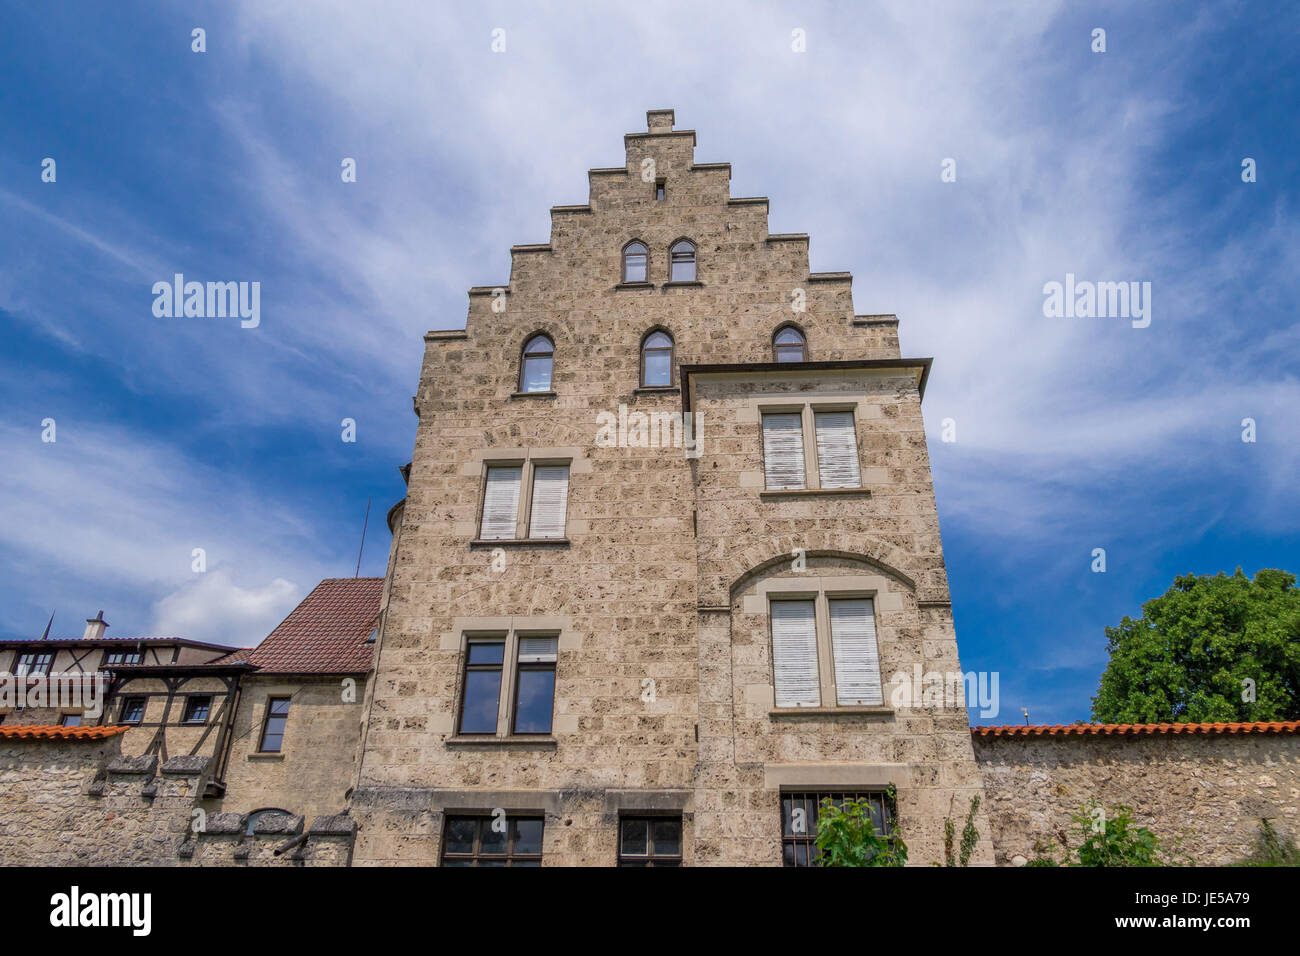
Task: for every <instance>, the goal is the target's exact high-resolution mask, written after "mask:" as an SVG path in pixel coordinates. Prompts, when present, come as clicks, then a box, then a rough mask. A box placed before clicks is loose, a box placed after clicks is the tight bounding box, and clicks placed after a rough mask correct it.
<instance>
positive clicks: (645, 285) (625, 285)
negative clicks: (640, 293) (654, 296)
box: [614, 282, 655, 291]
mask: <svg viewBox="0 0 1300 956" xmlns="http://www.w3.org/2000/svg"><path fill="white" fill-rule="evenodd" d="M654 287H655V284H654V283H653V282H620V283H619V284H618V285H616V286H614V289H615V291H619V290H623V289H653V288H654Z"/></svg>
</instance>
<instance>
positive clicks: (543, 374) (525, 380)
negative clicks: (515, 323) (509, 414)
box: [519, 335, 555, 392]
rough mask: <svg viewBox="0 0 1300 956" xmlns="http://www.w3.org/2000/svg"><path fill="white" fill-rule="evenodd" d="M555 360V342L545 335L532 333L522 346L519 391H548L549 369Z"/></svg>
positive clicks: (549, 382) (549, 385) (549, 384)
mask: <svg viewBox="0 0 1300 956" xmlns="http://www.w3.org/2000/svg"><path fill="white" fill-rule="evenodd" d="M554 362H555V344H554V343H553V342H551V340H550V339H548V338H547V337H546V336H545V335H534V336H533V337H532V338H531V339H529V340H528V344H527V345H525V346H524V361H523V367H522V368H521V369H520V370H519V391H521V392H549V391H550V390H551V370H552V367H553V365H554Z"/></svg>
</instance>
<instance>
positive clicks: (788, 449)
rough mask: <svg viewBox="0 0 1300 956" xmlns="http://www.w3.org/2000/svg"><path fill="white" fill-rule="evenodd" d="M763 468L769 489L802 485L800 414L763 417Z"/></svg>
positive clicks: (801, 418) (801, 420)
mask: <svg viewBox="0 0 1300 956" xmlns="http://www.w3.org/2000/svg"><path fill="white" fill-rule="evenodd" d="M763 468H764V471H765V472H766V480H767V487H768V489H769V490H775V489H780V488H803V487H805V485H804V465H803V416H802V415H800V414H799V413H798V412H790V413H785V412H782V413H779V414H769V415H764V416H763Z"/></svg>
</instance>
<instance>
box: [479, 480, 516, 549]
mask: <svg viewBox="0 0 1300 956" xmlns="http://www.w3.org/2000/svg"><path fill="white" fill-rule="evenodd" d="M523 473H524V470H523V468H522V467H520V466H519V465H512V466H508V467H500V466H498V467H494V468H489V469H488V470H487V489H486V490H485V491H484V492H483V527H482V528H481V529H480V531H479V536H480V537H481V538H485V539H492V540H497V539H502V538H513V537H515V535H516V534H517V533H518V532H517V531H516V529H515V526H516V523H517V522H518V520H519V484H520V482H521V481H522V480H523Z"/></svg>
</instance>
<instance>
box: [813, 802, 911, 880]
mask: <svg viewBox="0 0 1300 956" xmlns="http://www.w3.org/2000/svg"><path fill="white" fill-rule="evenodd" d="M896 800H897V796H896V792H895V790H894V788H893V787H892V786H891V787H890V788H889V790H888V792H887V793H886V796H885V805H886V808H887V812H888V814H889V815H890V816H892V817H894V818H895V819H896V818H897V813H896ZM816 843H817V849H818V851H819V854H818V857H817V865H818V866H903V865H904V864H905V863H907V844H905V843H904V842H903V837H902V835H901V834H900V833H899V832H898V830H897V828H895V829H894V831H893V832H892V833H890V834H888V835H887V836H882V835H881V834H879V833H877V832H876V828H875V825H874V824H873V823H872V822H871V804H870V801H868V800H853V799H849V800H845V801H844V805H843V806H842V807H837V806H836V805H835V804H833V803H831V801H830V800H829V799H825V800H822V802H821V807H820V808H819V809H818V814H817V840H816Z"/></svg>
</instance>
